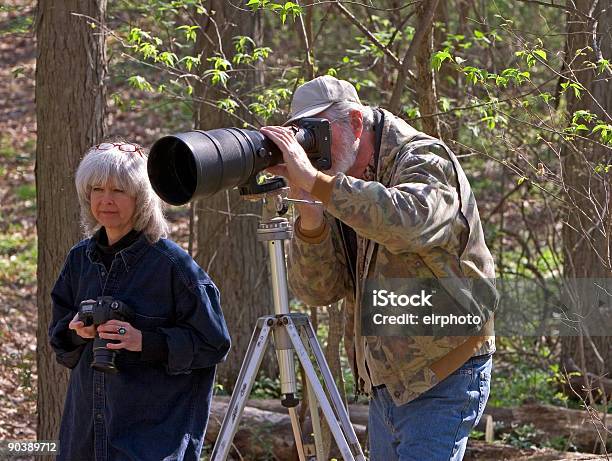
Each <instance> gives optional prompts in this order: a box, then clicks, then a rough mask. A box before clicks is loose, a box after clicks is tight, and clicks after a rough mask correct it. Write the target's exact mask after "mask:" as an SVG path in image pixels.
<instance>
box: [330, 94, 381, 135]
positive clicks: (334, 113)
mask: <svg viewBox="0 0 612 461" xmlns="http://www.w3.org/2000/svg"><path fill="white" fill-rule="evenodd" d="M353 110H357V111H359V112H361V117H362V119H363V128H364V130H371V129H373V128H374V112H373V111H372V108H371V107H370V106H364V105H362V104H359V103H357V102H351V101H341V102H337V103H335V104H333V105H332V106H331V107H329V108H327V109H325V110H324V111H323V112H321V114H319V115H323V114H325V117H326V118H328V119H329V120H342V122H343V123H345V124H346V123H348V118H349V115H350V113H351V111H353Z"/></svg>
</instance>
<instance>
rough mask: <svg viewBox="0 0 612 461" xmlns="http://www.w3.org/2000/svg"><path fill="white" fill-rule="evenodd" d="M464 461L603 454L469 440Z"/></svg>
mask: <svg viewBox="0 0 612 461" xmlns="http://www.w3.org/2000/svg"><path fill="white" fill-rule="evenodd" d="M463 459H464V461H500V460H512V461H566V460H582V461H587V460H603V459H606V457H605V456H599V455H592V454H589V453H568V452H563V451H557V450H552V449H550V448H517V447H513V446H512V445H507V444H501V443H498V442H496V443H486V442H484V441H481V440H470V441H469V442H468V446H467V450H466V452H465V457H464V458H463Z"/></svg>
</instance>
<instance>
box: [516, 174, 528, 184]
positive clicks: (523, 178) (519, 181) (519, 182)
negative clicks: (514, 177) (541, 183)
mask: <svg viewBox="0 0 612 461" xmlns="http://www.w3.org/2000/svg"><path fill="white" fill-rule="evenodd" d="M526 179H528V178H527V177H525V176H521V177H520V178H518V181H516V185H517V186H520V185H521V184H523V183H524V182H525V180H526Z"/></svg>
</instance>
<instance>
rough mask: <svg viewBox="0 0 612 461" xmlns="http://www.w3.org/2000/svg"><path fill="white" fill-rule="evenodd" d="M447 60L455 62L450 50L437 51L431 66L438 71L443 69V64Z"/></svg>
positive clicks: (432, 57) (432, 58)
mask: <svg viewBox="0 0 612 461" xmlns="http://www.w3.org/2000/svg"><path fill="white" fill-rule="evenodd" d="M447 59H449V60H451V61H452V60H453V57H452V55H451V54H450V52H449V51H448V50H442V51H437V52H435V53H434V54H433V55H432V56H431V65H432V67H433V68H434V69H436V70H437V71H439V70H440V67H442V63H443V62H444V61H446V60H447Z"/></svg>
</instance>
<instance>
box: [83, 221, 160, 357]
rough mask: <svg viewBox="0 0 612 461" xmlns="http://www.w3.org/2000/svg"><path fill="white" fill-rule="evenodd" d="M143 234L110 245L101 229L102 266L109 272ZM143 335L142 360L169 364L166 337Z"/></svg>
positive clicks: (98, 238) (97, 236)
mask: <svg viewBox="0 0 612 461" xmlns="http://www.w3.org/2000/svg"><path fill="white" fill-rule="evenodd" d="M141 234H142V232H141V231H137V230H135V229H132V230H131V231H129V232H128V233H127V234H125V235H124V236H123V237H121V239H119V240H118V241H117V242H115V243H113V244H112V245H109V244H108V235H107V234H106V229H105V228H104V227H101V228H100V230H99V231H98V232H96V233H95V234H94V239H95V240H96V248H97V249H98V253H99V255H100V260H101V261H102V264H104V267H106V270H107V272H109V271H110V269H111V265H112V264H113V259H115V255H116V254H117V253H119V252H120V251H121V250H124V249H126V248H127V247H129V246H130V245H132V244H133V243H134V242H135V241H136V240H138V238H139V237H140V235H141ZM141 333H142V351H141V352H140V358H141V359H142V360H145V361H151V362H167V361H168V343H167V342H166V337H165V335H163V334H162V333H158V332H156V331H141Z"/></svg>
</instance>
